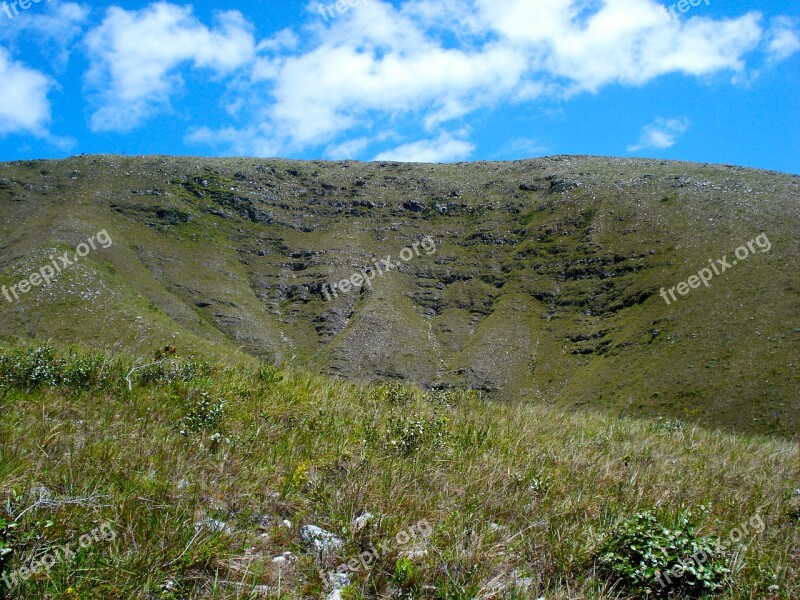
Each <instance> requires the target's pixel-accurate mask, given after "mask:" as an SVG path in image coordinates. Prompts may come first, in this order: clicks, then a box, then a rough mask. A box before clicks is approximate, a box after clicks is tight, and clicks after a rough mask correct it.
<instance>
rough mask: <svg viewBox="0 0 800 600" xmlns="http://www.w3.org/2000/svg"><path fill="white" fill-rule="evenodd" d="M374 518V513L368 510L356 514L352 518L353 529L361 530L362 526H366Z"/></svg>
mask: <svg viewBox="0 0 800 600" xmlns="http://www.w3.org/2000/svg"><path fill="white" fill-rule="evenodd" d="M374 518H375V515H373V514H372V513H369V512H365V513H364V514H363V515H359V516H357V517H356V518H355V519H353V530H354V531H361V530H362V529H364V527H366V526H367V523H369V522H370V521H371V520H372V519H374Z"/></svg>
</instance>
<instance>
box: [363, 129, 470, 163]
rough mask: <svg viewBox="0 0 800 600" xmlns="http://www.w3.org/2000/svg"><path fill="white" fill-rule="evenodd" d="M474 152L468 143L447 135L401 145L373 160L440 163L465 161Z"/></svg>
mask: <svg viewBox="0 0 800 600" xmlns="http://www.w3.org/2000/svg"><path fill="white" fill-rule="evenodd" d="M474 150H475V146H474V145H473V144H471V143H470V142H467V141H464V140H459V139H455V138H453V137H451V136H450V135H448V134H442V135H440V136H439V137H438V138H436V139H431V140H420V141H418V142H412V143H410V144H403V145H402V146H398V147H397V148H393V149H391V150H386V151H384V152H381V153H380V154H378V155H377V156H376V157H375V160H393V161H397V162H425V163H441V162H453V161H457V160H465V159H467V158H469V155H470V154H472V152H473V151H474Z"/></svg>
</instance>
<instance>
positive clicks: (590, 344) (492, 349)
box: [0, 155, 800, 434]
mask: <svg viewBox="0 0 800 600" xmlns="http://www.w3.org/2000/svg"><path fill="white" fill-rule="evenodd" d="M798 184H800V178H798V176H796V175H787V174H781V173H775V172H768V171H760V170H751V169H744V168H740V167H733V166H727V165H702V164H691V163H683V162H667V161H661V160H639V159H608V158H603V157H587V156H576V157H572V156H557V157H546V158H541V159H533V160H526V161H515V162H513V163H507V162H497V163H491V162H480V163H457V164H448V165H428V164H407V163H393V162H374V163H358V162H354V161H339V162H326V161H291V160H282V159H263V160H262V159H204V158H193V157H164V156H151V157H123V156H109V155H103V156H80V157H73V158H70V159H66V160H63V161H18V162H15V163H4V164H0V222H2V226H0V240H2V246H3V252H2V259H0V284H5V285H9V284H10V285H13V284H14V283H16V282H18V281H19V280H20V279H21V278H23V277H25V276H26V274H27V273H30V272H31V270H33V269H35V268H36V266H37V265H42V264H46V259H47V258H48V256H49V255H50V254H52V251H55V250H61V251H62V252H63V251H68V250H70V249H74V248H75V246H76V245H77V244H79V243H81V242H82V241H84V240H85V239H86V238H88V237H89V236H90V235H91V234H93V233H96V232H98V231H101V230H107V231H108V233H109V234H110V236H111V237H112V238H113V240H114V244H113V247H112V248H110V249H108V250H103V249H100V250H97V251H96V252H95V251H93V252H92V253H91V254H89V255H88V256H87V257H86V258H85V259H84V260H83V262H82V263H81V264H79V265H75V267H74V268H73V269H71V270H70V271H69V272H65V273H64V274H63V277H61V278H60V280H59V281H54V282H53V283H52V285H50V286H47V287H46V288H45V287H42V288H40V289H37V290H33V291H31V292H30V293H28V294H27V295H26V296H25V298H23V299H22V301H20V302H19V303H15V304H9V303H7V302H4V301H3V302H4V304H3V305H2V315H3V318H2V325H0V335H3V336H5V337H7V338H14V339H21V340H23V341H24V340H28V339H31V340H32V339H37V338H42V337H52V338H54V339H57V340H60V341H68V342H82V343H85V344H87V345H90V346H100V347H104V348H108V347H115V346H116V347H118V348H120V349H122V348H124V349H142V348H149V347H155V346H163V344H164V343H172V344H175V345H177V346H178V347H179V348H181V350H182V351H186V352H200V353H211V354H226V355H230V356H236V357H239V358H240V359H241V360H248V359H249V357H256V358H259V359H265V360H269V361H273V362H278V363H300V364H302V365H304V366H309V367H311V368H313V369H315V370H318V371H321V372H323V373H328V374H335V375H341V376H344V377H349V378H350V377H352V378H404V379H408V380H410V381H414V382H417V383H419V384H421V385H422V386H424V387H427V388H442V387H450V386H455V387H470V388H474V389H477V390H481V391H482V392H484V393H486V394H488V395H489V396H491V397H495V398H498V399H512V400H526V401H533V402H544V403H547V404H553V405H559V406H563V407H565V408H570V409H575V408H581V409H587V408H588V409H598V410H610V411H612V412H618V413H619V414H620V415H629V416H637V415H646V416H656V415H665V416H666V415H668V416H674V417H679V418H682V419H687V420H698V421H701V422H704V423H707V424H710V425H713V426H718V427H723V428H726V429H736V430H740V431H745V432H774V433H781V434H791V433H792V432H796V431H797V428H798V424H800V409H799V408H798V406H797V404H798V403H797V398H798V396H799V395H798V391H800V386H799V385H798V380H797V375H796V373H797V365H796V358H795V357H796V356H797V355H798V352H797V350H798V341H797V316H798V314H800V310H798V308H800V306H799V305H798V300H797V275H796V274H797V272H798V269H797V266H798V240H797V236H796V234H794V232H796V231H797V229H798V224H800V223H798V221H800V211H799V209H798V203H797V199H798V198H799V197H800V193H799V192H800V188H798ZM761 234H764V235H766V236H767V237H768V239H769V241H770V243H771V249H770V251H769V252H763V253H762V252H759V253H757V254H754V255H753V256H750V257H749V258H748V259H747V260H746V261H742V264H741V265H737V266H735V267H732V268H731V269H729V270H727V271H726V272H724V273H722V274H720V275H719V276H716V277H715V278H714V280H713V281H711V283H710V286H711V287H710V288H706V287H705V286H701V287H700V288H697V289H694V288H693V289H692V290H691V293H689V294H688V295H687V296H685V297H684V296H679V297H678V298H677V300H676V301H675V302H673V303H671V304H670V305H667V304H666V303H665V302H664V300H663V299H662V296H661V295H660V291H661V289H662V288H665V289H667V290H668V289H669V288H671V287H673V286H676V285H677V284H678V283H679V282H683V281H686V280H687V279H688V278H689V277H691V276H693V275H696V274H697V273H698V270H699V269H701V268H703V267H707V266H708V260H709V259H712V260H713V259H718V258H722V257H723V256H728V257H730V256H732V255H733V251H734V250H735V249H736V248H738V247H740V246H741V245H742V244H745V245H746V243H747V242H748V241H752V240H754V239H755V238H756V236H759V235H761ZM426 237H428V238H430V239H432V240H434V242H435V244H436V252H435V253H432V254H430V255H426V254H425V253H424V252H423V253H420V255H419V256H416V255H415V256H414V257H412V258H410V260H408V261H403V262H402V264H400V266H399V267H398V269H397V270H395V271H392V272H389V273H386V274H384V275H381V276H378V277H376V279H375V280H374V281H373V282H372V284H371V286H370V287H367V286H362V287H361V288H360V289H359V290H358V291H356V292H349V293H343V294H339V296H338V297H336V298H333V299H331V300H330V301H328V300H326V298H325V295H324V293H323V286H324V285H325V284H326V283H327V284H330V283H332V282H337V281H343V280H345V279H346V278H348V279H349V278H351V277H352V276H353V275H354V274H356V273H358V272H360V271H362V270H363V269H364V268H365V267H366V266H367V265H369V264H373V263H374V262H375V261H376V260H380V259H383V258H385V257H387V256H391V257H394V258H395V259H396V258H397V257H398V256H399V255H400V253H401V251H403V249H405V248H409V247H412V246H413V244H414V243H419V242H420V240H422V239H424V238H426ZM45 255H48V256H45ZM792 292H794V294H793V293H792ZM82 295H83V296H82ZM85 298H89V300H86V299H85ZM0 300H2V298H0ZM57 311H58V312H59V314H61V315H63V314H65V312H64V311H67V312H66V314H69V315H70V319H64V318H63V317H59V316H58V315H57V314H56V312H57ZM137 317H139V319H137Z"/></svg>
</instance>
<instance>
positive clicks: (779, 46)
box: [767, 17, 800, 63]
mask: <svg viewBox="0 0 800 600" xmlns="http://www.w3.org/2000/svg"><path fill="white" fill-rule="evenodd" d="M771 25H772V26H771V27H770V30H769V32H768V33H767V39H768V43H767V52H768V56H769V60H770V61H771V62H773V63H776V62H780V61H782V60H786V59H787V58H789V57H790V56H792V55H793V54H795V53H796V52H800V33H798V32H799V31H800V26H798V19H790V18H788V17H778V18H776V19H773V21H772V24H771Z"/></svg>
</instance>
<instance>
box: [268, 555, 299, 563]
mask: <svg viewBox="0 0 800 600" xmlns="http://www.w3.org/2000/svg"><path fill="white" fill-rule="evenodd" d="M296 560H297V557H295V556H294V555H293V554H292V553H291V552H284V553H283V554H281V555H280V556H276V557H275V558H273V559H272V562H274V563H275V564H276V565H279V566H284V565H287V564H289V563H293V562H294V561H296Z"/></svg>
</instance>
